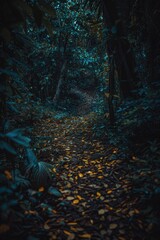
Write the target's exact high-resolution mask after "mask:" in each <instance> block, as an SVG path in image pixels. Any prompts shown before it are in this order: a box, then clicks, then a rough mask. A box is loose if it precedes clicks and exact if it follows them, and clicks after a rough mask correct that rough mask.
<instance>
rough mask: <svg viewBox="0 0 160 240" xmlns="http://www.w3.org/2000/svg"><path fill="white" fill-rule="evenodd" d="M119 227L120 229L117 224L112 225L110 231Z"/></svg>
mask: <svg viewBox="0 0 160 240" xmlns="http://www.w3.org/2000/svg"><path fill="white" fill-rule="evenodd" d="M117 227H118V225H117V224H116V223H111V224H110V225H109V229H110V230H113V229H116V228H117Z"/></svg>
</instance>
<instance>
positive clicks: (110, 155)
mask: <svg viewBox="0 0 160 240" xmlns="http://www.w3.org/2000/svg"><path fill="white" fill-rule="evenodd" d="M95 121H96V114H94V113H91V114H88V115H86V116H83V117H71V118H64V119H62V120H55V119H47V120H43V121H41V122H40V123H39V124H38V125H37V124H36V128H35V136H37V137H38V135H39V136H41V138H43V139H44V140H43V141H42V142H41V144H40V145H39V149H41V150H40V152H39V157H41V158H43V160H46V161H48V162H52V163H53V164H54V166H55V167H54V170H53V171H54V172H55V175H56V181H55V180H54V183H53V186H54V187H56V189H58V190H59V191H60V192H61V193H62V196H61V197H60V198H59V199H58V200H54V198H55V197H54V196H51V197H50V198H48V199H46V198H45V204H46V203H47V204H49V208H50V209H51V211H50V213H48V212H47V210H46V209H44V211H46V212H45V216H46V217H45V218H46V220H45V222H44V226H43V227H44V229H45V230H46V232H47V235H48V236H49V239H50V240H51V239H57V240H62V239H64V240H65V239H66V240H72V239H93V240H94V239H95V240H98V239H101V240H104V239H105V240H132V239H136V240H138V239H144V231H145V230H144V229H145V227H146V226H145V224H144V223H143V221H142V219H141V214H140V210H139V209H137V207H136V203H137V199H138V197H136V196H135V195H133V194H132V184H131V182H130V181H129V180H128V179H129V178H128V177H129V175H130V174H131V172H130V169H129V167H128V164H127V160H125V159H122V158H121V157H120V156H121V153H120V152H119V150H118V148H113V147H112V146H109V145H108V143H107V142H106V141H100V140H99V139H96V138H95V134H94V130H93V129H94V128H93V126H94V124H95ZM43 214H44V213H43Z"/></svg>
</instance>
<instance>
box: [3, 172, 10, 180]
mask: <svg viewBox="0 0 160 240" xmlns="http://www.w3.org/2000/svg"><path fill="white" fill-rule="evenodd" d="M4 173H5V175H6V178H7V179H8V180H11V179H12V175H11V173H10V172H9V171H7V170H6V171H4Z"/></svg>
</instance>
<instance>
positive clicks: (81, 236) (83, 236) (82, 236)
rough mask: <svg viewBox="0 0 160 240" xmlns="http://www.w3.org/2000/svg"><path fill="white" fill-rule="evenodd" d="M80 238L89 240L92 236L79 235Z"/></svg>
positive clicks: (87, 234)
mask: <svg viewBox="0 0 160 240" xmlns="http://www.w3.org/2000/svg"><path fill="white" fill-rule="evenodd" d="M79 237H80V238H91V237H92V235H91V234H89V233H85V234H82V235H79Z"/></svg>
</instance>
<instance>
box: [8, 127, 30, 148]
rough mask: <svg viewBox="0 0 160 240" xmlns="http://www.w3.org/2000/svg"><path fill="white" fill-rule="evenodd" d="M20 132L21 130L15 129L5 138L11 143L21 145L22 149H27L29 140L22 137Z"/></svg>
mask: <svg viewBox="0 0 160 240" xmlns="http://www.w3.org/2000/svg"><path fill="white" fill-rule="evenodd" d="M21 131H22V130H21V129H15V130H13V131H11V132H9V133H7V134H6V135H5V136H6V137H7V138H9V139H10V140H11V141H13V142H14V143H17V144H19V145H22V146H23V147H29V143H30V141H31V139H30V138H28V137H25V136H23V135H22V132H21Z"/></svg>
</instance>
